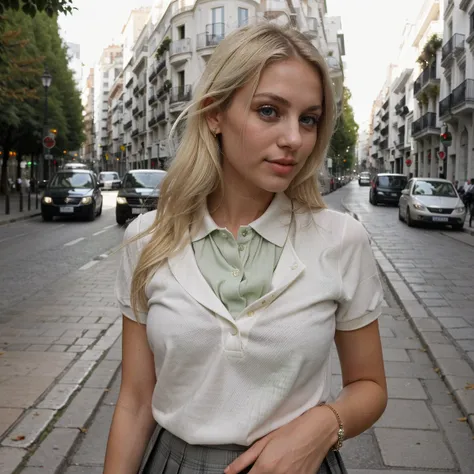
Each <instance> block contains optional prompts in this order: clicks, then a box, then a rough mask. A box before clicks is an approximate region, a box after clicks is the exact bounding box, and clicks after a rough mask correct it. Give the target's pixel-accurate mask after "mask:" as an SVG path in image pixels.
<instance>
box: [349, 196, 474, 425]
mask: <svg viewBox="0 0 474 474" xmlns="http://www.w3.org/2000/svg"><path fill="white" fill-rule="evenodd" d="M342 206H343V207H344V209H345V210H346V211H347V212H348V213H349V214H350V215H351V216H352V217H354V218H355V219H357V220H359V217H358V215H357V214H355V213H354V212H352V211H351V210H350V209H348V207H347V206H346V204H345V203H344V201H342ZM362 224H363V222H362ZM364 227H365V226H364ZM369 235H370V232H369ZM371 244H372V247H373V248H374V250H375V251H374V254H375V258H376V260H377V264H378V267H379V269H380V271H381V273H382V274H383V276H384V277H385V279H386V281H387V284H388V285H389V288H390V290H391V291H392V292H393V294H394V295H395V298H396V300H397V302H398V303H399V304H400V306H401V307H402V308H403V310H404V312H405V313H406V314H407V316H408V320H409V321H410V324H411V326H412V327H413V330H414V331H415V333H416V334H417V336H418V337H419V338H420V340H421V342H422V344H423V346H424V347H425V349H426V352H427V354H428V355H429V357H430V359H431V360H432V361H433V363H434V364H435V366H436V367H437V369H435V370H436V372H437V373H438V374H439V375H440V376H441V378H442V380H443V381H444V382H445V383H446V385H447V386H448V388H449V391H450V392H451V395H452V396H453V397H454V400H455V401H456V403H457V405H458V407H459V409H460V410H461V412H462V413H463V415H464V416H465V417H466V419H467V420H466V421H467V423H468V424H469V426H470V427H471V430H472V431H473V432H474V390H467V389H466V386H467V384H468V383H469V384H474V370H473V369H472V367H471V366H470V364H468V362H466V360H465V359H464V354H463V353H461V352H460V351H459V350H458V348H457V346H456V345H455V343H454V342H452V340H451V337H450V336H449V335H448V334H447V333H446V332H445V331H444V330H443V328H442V326H441V325H440V324H439V322H438V321H437V320H436V318H434V317H433V316H432V315H430V314H429V313H428V311H427V310H426V308H425V307H424V306H423V305H422V304H421V303H420V302H419V300H418V299H417V297H416V296H415V295H414V294H413V293H412V291H411V290H410V288H409V287H408V286H407V285H406V284H405V282H404V281H403V278H402V277H401V276H400V275H399V274H398V272H397V271H396V269H395V268H394V267H393V266H392V264H391V263H390V261H389V260H388V259H387V258H386V257H385V255H384V253H383V251H382V250H381V249H380V247H379V246H378V245H377V244H375V242H373V241H372V239H371Z"/></svg>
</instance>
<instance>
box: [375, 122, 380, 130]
mask: <svg viewBox="0 0 474 474" xmlns="http://www.w3.org/2000/svg"><path fill="white" fill-rule="evenodd" d="M379 130H380V122H378V123H377V125H376V126H375V127H374V131H376V132H378V131H379Z"/></svg>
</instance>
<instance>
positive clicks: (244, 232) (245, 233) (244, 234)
mask: <svg viewBox="0 0 474 474" xmlns="http://www.w3.org/2000/svg"><path fill="white" fill-rule="evenodd" d="M248 233H249V231H248V230H247V229H244V230H243V231H242V235H243V236H244V237H247V234H248Z"/></svg>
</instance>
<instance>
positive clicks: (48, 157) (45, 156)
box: [44, 155, 53, 161]
mask: <svg viewBox="0 0 474 474" xmlns="http://www.w3.org/2000/svg"><path fill="white" fill-rule="evenodd" d="M44 159H45V160H47V161H49V160H52V159H53V155H44Z"/></svg>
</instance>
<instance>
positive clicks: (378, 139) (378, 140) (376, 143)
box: [372, 138, 380, 145]
mask: <svg viewBox="0 0 474 474" xmlns="http://www.w3.org/2000/svg"><path fill="white" fill-rule="evenodd" d="M372 143H373V144H374V145H378V144H379V143H380V138H376V139H375V140H374V141H373V142H372Z"/></svg>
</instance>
